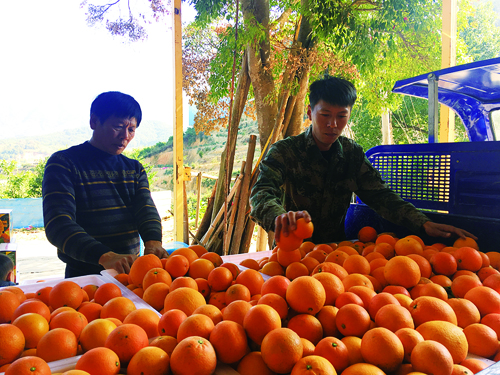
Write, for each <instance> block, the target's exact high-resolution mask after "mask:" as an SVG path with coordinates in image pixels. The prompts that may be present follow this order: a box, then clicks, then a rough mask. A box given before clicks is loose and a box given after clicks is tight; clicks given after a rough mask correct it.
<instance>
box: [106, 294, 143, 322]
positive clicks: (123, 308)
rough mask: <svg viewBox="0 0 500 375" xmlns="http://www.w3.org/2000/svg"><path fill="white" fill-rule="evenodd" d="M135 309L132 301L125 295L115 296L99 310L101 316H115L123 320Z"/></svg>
mask: <svg viewBox="0 0 500 375" xmlns="http://www.w3.org/2000/svg"><path fill="white" fill-rule="evenodd" d="M135 309H136V307H135V305H134V302H132V300H130V299H128V298H127V297H115V298H112V299H110V300H109V301H108V302H106V303H105V304H104V306H103V307H102V310H101V318H116V319H118V320H119V321H121V322H123V320H124V319H125V318H126V317H127V315H128V314H130V313H131V312H132V311H134V310H135Z"/></svg>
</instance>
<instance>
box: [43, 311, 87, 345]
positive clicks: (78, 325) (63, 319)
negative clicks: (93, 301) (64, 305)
mask: <svg viewBox="0 0 500 375" xmlns="http://www.w3.org/2000/svg"><path fill="white" fill-rule="evenodd" d="M88 323H89V322H88V320H87V318H86V317H85V315H83V314H82V313H80V312H77V311H63V312H61V313H60V314H57V315H56V316H55V317H54V318H53V319H52V320H51V321H50V329H54V328H66V329H68V330H70V331H71V332H73V333H74V334H75V336H76V338H77V339H78V338H79V337H80V334H81V332H82V330H83V328H84V327H85V326H86V325H87V324H88Z"/></svg>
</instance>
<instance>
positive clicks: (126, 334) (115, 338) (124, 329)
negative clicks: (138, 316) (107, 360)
mask: <svg viewBox="0 0 500 375" xmlns="http://www.w3.org/2000/svg"><path fill="white" fill-rule="evenodd" d="M148 344H149V341H148V335H147V333H146V331H144V329H142V328H141V327H139V326H138V325H136V324H122V325H121V326H119V327H116V328H115V329H114V330H113V331H111V333H110V334H109V335H108V337H107V338H106V342H105V343H104V346H105V347H106V348H109V349H111V350H112V351H114V352H115V353H116V354H117V355H118V358H120V363H121V364H122V366H123V365H127V364H128V363H129V361H130V360H131V359H132V357H133V356H134V354H135V353H137V352H138V351H139V350H141V349H142V348H144V347H146V346H148Z"/></svg>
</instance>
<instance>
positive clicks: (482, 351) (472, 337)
mask: <svg viewBox="0 0 500 375" xmlns="http://www.w3.org/2000/svg"><path fill="white" fill-rule="evenodd" d="M463 333H464V335H465V336H466V338H467V340H466V341H467V343H468V344H469V353H471V354H475V355H478V356H480V357H484V358H489V357H492V356H493V355H495V353H496V352H497V351H498V347H499V344H498V337H497V333H496V332H495V331H494V330H493V329H492V328H490V327H488V326H487V325H486V324H481V323H474V324H470V325H468V326H467V327H465V328H464V330H463ZM463 359H465V358H463ZM463 359H462V361H463ZM460 362H461V361H460Z"/></svg>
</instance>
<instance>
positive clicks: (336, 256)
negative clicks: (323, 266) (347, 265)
mask: <svg viewBox="0 0 500 375" xmlns="http://www.w3.org/2000/svg"><path fill="white" fill-rule="evenodd" d="M349 256H350V255H349V254H347V253H345V252H343V251H340V250H335V251H332V252H331V253H330V254H328V255H327V257H326V258H325V262H332V263H336V264H338V265H339V266H343V265H344V262H345V261H346V259H347V258H349ZM309 258H312V257H308V258H304V259H309ZM312 259H314V258H312Z"/></svg>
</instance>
